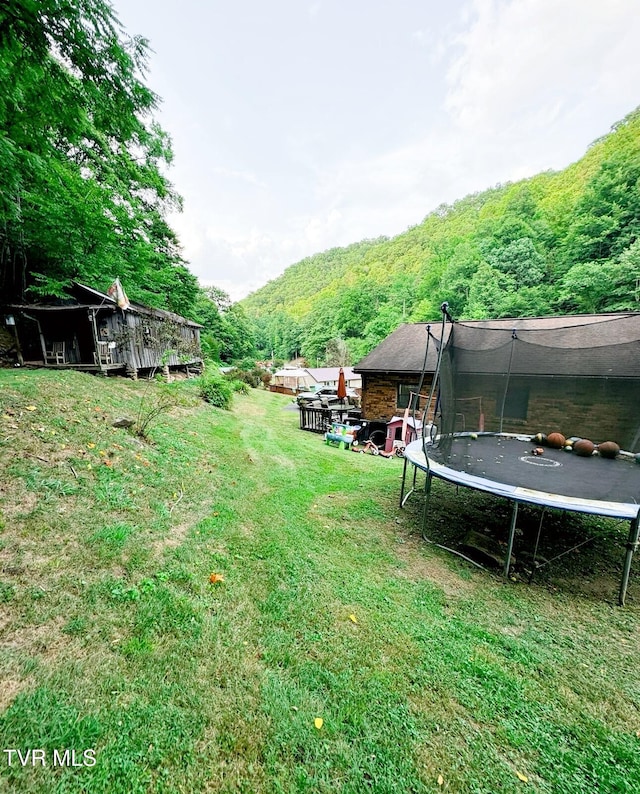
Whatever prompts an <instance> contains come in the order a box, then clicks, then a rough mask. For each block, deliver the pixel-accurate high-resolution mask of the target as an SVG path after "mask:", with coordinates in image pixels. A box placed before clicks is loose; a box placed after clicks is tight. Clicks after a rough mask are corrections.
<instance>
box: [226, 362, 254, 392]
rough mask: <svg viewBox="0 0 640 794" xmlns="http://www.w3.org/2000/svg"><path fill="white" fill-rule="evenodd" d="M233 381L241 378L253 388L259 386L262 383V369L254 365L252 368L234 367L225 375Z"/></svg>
mask: <svg viewBox="0 0 640 794" xmlns="http://www.w3.org/2000/svg"><path fill="white" fill-rule="evenodd" d="M225 377H226V378H228V379H229V380H231V381H238V380H241V381H243V382H244V383H246V384H247V385H248V386H251V388H252V389H255V388H257V387H258V386H260V384H261V383H262V370H261V369H258V368H257V367H254V368H252V369H238V368H236V369H233V370H231V372H228V373H227V374H226V375H225Z"/></svg>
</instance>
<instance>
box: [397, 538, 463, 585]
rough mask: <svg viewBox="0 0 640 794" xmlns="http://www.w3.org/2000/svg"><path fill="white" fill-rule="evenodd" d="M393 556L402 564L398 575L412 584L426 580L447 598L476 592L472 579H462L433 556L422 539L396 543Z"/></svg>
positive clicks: (457, 573)
mask: <svg viewBox="0 0 640 794" xmlns="http://www.w3.org/2000/svg"><path fill="white" fill-rule="evenodd" d="M395 554H396V556H397V557H398V558H399V559H400V560H401V563H402V564H401V566H400V567H399V568H398V575H399V576H403V577H404V578H406V579H409V580H411V581H412V582H417V581H423V580H425V579H428V580H430V581H431V582H433V583H434V584H437V585H438V587H440V588H442V590H443V592H444V593H445V595H446V596H447V597H449V598H451V597H454V596H460V595H464V596H468V595H469V594H471V593H473V592H474V591H475V590H477V584H476V583H475V582H474V581H473V579H468V578H463V577H462V576H461V575H460V573H459V572H458V571H456V570H455V568H452V567H451V566H450V565H448V564H447V563H446V561H445V560H442V559H440V558H439V557H438V556H437V555H435V554H433V553H432V550H430V548H429V546H428V545H427V544H426V543H425V541H424V540H422V539H419V538H415V537H408V538H406V539H403V540H402V542H401V543H398V545H397V547H396V549H395ZM465 574H466V571H465Z"/></svg>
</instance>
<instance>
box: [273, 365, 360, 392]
mask: <svg viewBox="0 0 640 794" xmlns="http://www.w3.org/2000/svg"><path fill="white" fill-rule="evenodd" d="M342 369H343V371H344V376H345V382H346V385H347V386H349V387H350V388H352V389H356V390H359V389H360V387H361V386H362V378H361V376H360V375H358V374H357V373H355V372H354V371H353V368H352V367H343V368H342ZM339 375H340V367H284V368H283V369H279V370H278V371H277V372H275V373H274V374H273V377H272V379H271V383H270V384H269V388H270V390H271V391H275V392H280V393H281V394H298V393H299V392H301V391H315V390H316V389H319V388H320V387H321V386H336V387H337V385H338V377H339Z"/></svg>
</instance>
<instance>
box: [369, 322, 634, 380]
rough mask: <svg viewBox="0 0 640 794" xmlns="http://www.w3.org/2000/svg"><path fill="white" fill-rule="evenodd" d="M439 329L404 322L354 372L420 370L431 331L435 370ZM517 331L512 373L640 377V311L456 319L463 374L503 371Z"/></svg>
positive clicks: (429, 364)
mask: <svg viewBox="0 0 640 794" xmlns="http://www.w3.org/2000/svg"><path fill="white" fill-rule="evenodd" d="M451 328H452V326H451V324H450V323H448V324H447V326H446V327H445V337H447V338H448V335H449V333H450V332H451ZM428 330H429V334H428V333H427V331H428ZM441 331H442V324H441V323H432V324H427V323H416V324H412V325H408V324H405V325H401V326H400V327H399V328H397V329H396V330H395V331H394V332H393V333H391V334H390V335H389V336H388V337H387V338H386V339H384V340H383V341H382V342H381V343H380V344H379V345H378V346H377V347H376V348H374V349H373V350H372V351H371V352H370V353H369V354H368V355H367V356H365V358H363V359H362V360H361V361H360V362H358V364H356V365H355V367H354V370H355V371H356V372H360V373H373V372H379V373H389V374H392V373H398V374H400V373H406V374H415V373H420V372H422V368H423V363H424V357H425V350H426V348H427V338H428V337H429V335H430V338H429V349H428V357H427V366H426V371H427V372H433V371H434V370H435V367H436V362H437V355H438V351H437V344H436V341H435V340H434V338H433V337H435V338H436V340H437V339H439V337H440V334H441ZM514 333H515V335H516V337H517V339H518V350H519V351H520V353H522V355H518V356H517V357H515V358H514V359H513V365H514V366H513V369H512V372H514V373H520V374H527V375H542V374H549V375H580V376H585V377H603V376H605V377H623V378H638V377H640V312H637V313H625V314H591V315H573V316H563V317H523V318H505V319H499V320H473V321H466V322H460V323H455V324H454V326H453V334H454V340H455V345H456V347H457V348H458V350H459V353H457V356H458V365H459V366H461V367H462V371H464V372H498V371H502V361H503V355H500V353H501V352H502V353H504V352H505V350H507V349H509V348H510V346H511V338H512V335H513V334H514ZM460 359H463V361H461V360H460ZM459 371H460V370H459Z"/></svg>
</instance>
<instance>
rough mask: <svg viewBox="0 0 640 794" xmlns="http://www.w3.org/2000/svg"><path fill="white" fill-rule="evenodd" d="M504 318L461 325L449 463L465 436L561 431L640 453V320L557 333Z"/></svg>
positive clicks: (446, 373) (448, 398)
mask: <svg viewBox="0 0 640 794" xmlns="http://www.w3.org/2000/svg"><path fill="white" fill-rule="evenodd" d="M500 322H501V325H502V327H495V328H492V327H491V326H490V324H489V323H484V324H468V325H465V324H464V323H454V324H453V325H452V326H451V329H450V333H449V337H448V340H447V344H446V345H445V348H444V351H443V358H442V363H441V372H440V417H439V424H440V427H439V428H438V431H439V433H440V434H441V437H440V442H439V452H438V456H439V457H440V458H441V459H442V460H443V462H445V463H446V462H448V459H449V455H450V447H451V438H452V436H453V434H455V433H459V432H464V431H467V432H481V431H489V432H498V433H499V432H504V433H519V434H523V435H527V434H528V435H531V436H533V435H535V434H536V433H544V434H549V433H551V432H560V433H562V434H563V435H564V436H566V437H570V436H578V437H580V438H588V439H590V440H591V441H593V442H594V443H595V444H598V443H601V442H603V441H615V442H616V443H617V444H619V446H620V447H621V448H622V450H625V451H628V452H634V453H636V452H640V316H639V315H626V316H625V315H616V316H615V319H611V320H609V319H607V320H606V321H602V319H599V320H598V321H597V322H596V321H593V322H589V321H587V320H585V319H581V321H580V322H579V323H578V324H576V325H575V326H568V327H549V328H541V327H535V328H531V327H529V328H527V327H526V325H527V321H526V320H524V321H514V326H516V327H514V328H509V327H507V326H506V325H505V324H504V322H505V321H500ZM518 323H522V324H524V325H525V327H524V328H523V327H517V325H518ZM538 324H540V323H538ZM543 324H544V323H543ZM550 324H551V323H550ZM529 325H534V323H533V322H532V321H530V322H529ZM638 471H639V472H640V466H639V467H638Z"/></svg>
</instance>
